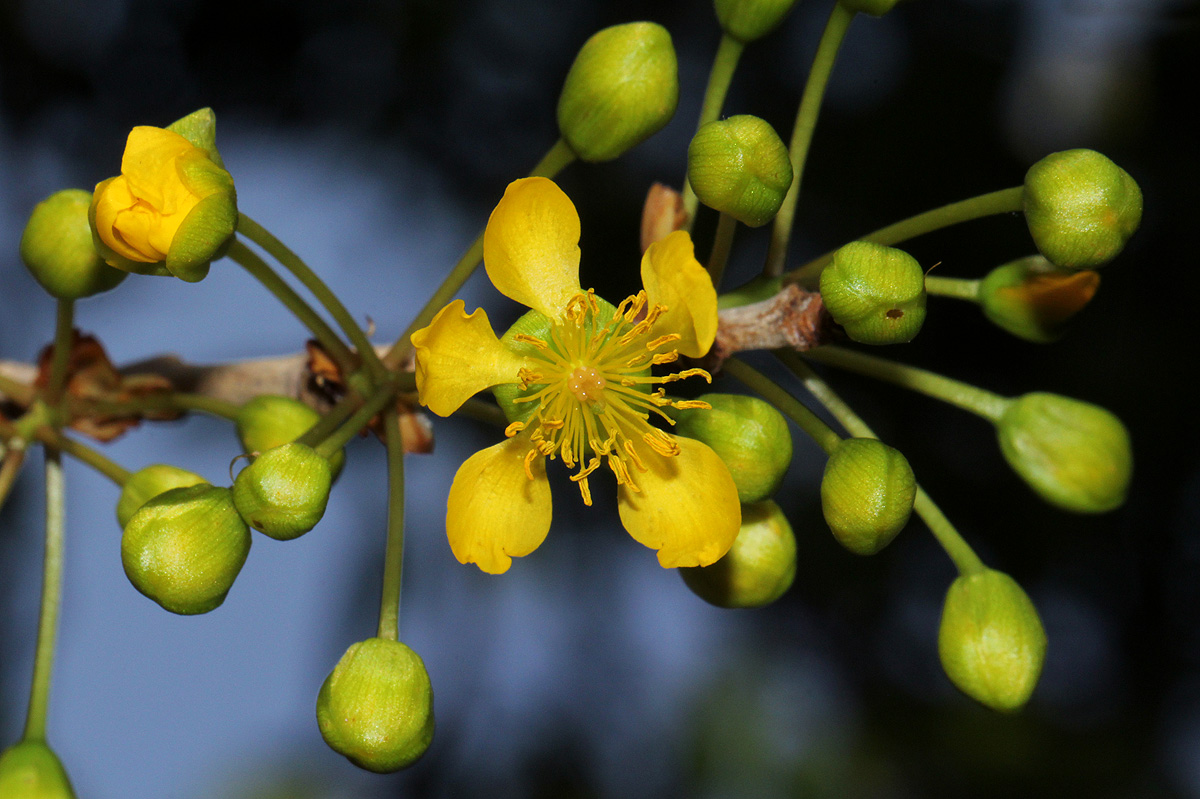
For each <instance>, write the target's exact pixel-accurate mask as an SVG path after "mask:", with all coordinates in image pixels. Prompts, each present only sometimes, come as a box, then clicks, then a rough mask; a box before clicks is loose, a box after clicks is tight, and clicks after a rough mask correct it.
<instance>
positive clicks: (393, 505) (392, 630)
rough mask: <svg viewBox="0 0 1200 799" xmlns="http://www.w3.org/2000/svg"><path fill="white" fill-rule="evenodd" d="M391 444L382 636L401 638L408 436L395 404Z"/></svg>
mask: <svg viewBox="0 0 1200 799" xmlns="http://www.w3.org/2000/svg"><path fill="white" fill-rule="evenodd" d="M384 427H385V431H384V441H385V443H386V444H387V464H388V516H387V547H386V549H384V553H383V590H382V591H381V592H380V596H379V637H380V638H383V639H385V640H388V641H398V640H400V584H401V580H402V577H403V574H404V439H403V437H402V436H401V435H400V422H399V417H397V415H396V409H395V408H389V409H388V411H387V413H386V414H385V415H384Z"/></svg>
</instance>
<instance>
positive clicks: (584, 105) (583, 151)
mask: <svg viewBox="0 0 1200 799" xmlns="http://www.w3.org/2000/svg"><path fill="white" fill-rule="evenodd" d="M678 102H679V74H678V66H677V65H676V62H675V47H674V46H673V45H672V44H671V34H669V33H667V30H666V28H664V27H662V26H661V25H657V24H655V23H653V22H630V23H626V24H624V25H614V26H612V27H611V28H605V29H604V30H602V31H599V32H598V33H596V34H594V35H593V36H592V38H590V39H588V40H587V41H586V42H585V43H584V45H583V47H582V48H581V49H580V51H579V54H578V55H577V56H575V63H573V64H572V65H571V70H570V71H569V72H568V73H567V79H566V82H565V83H564V84H563V90H562V94H561V95H560V96H559V99H558V129H559V131H560V132H561V133H562V137H563V139H564V140H566V142H567V144H568V145H570V147H571V149H572V150H573V151H574V152H575V154H576V155H577V156H579V157H580V158H581V159H583V160H584V161H609V160H612V159H613V158H616V157H618V156H620V155H622V154H623V153H625V152H626V151H628V150H630V149H632V148H633V147H636V146H637V145H638V144H641V143H642V142H643V141H645V140H646V139H648V138H650V136H652V135H654V134H655V133H657V132H658V131H659V130H661V129H662V128H663V127H664V126H665V125H666V124H667V123H668V122H670V121H671V117H672V116H674V115H675V106H676V104H677V103H678Z"/></svg>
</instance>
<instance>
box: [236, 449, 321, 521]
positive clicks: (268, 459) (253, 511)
mask: <svg viewBox="0 0 1200 799" xmlns="http://www.w3.org/2000/svg"><path fill="white" fill-rule="evenodd" d="M332 483H333V469H332V468H331V467H330V465H329V461H328V460H326V459H325V458H323V457H321V455H319V454H318V453H317V451H316V450H315V449H313V448H312V447H309V446H306V445H305V444H299V443H296V442H292V443H291V444H284V445H282V446H278V447H275V448H274V449H269V450H267V451H266V452H264V453H262V454H261V455H259V456H258V457H257V458H255V459H254V462H253V463H251V464H250V465H249V466H247V467H246V468H245V469H242V471H240V472H239V473H238V476H237V479H236V480H234V481H233V504H234V505H235V506H236V507H237V510H238V513H240V514H241V515H242V518H243V519H244V520H245V521H246V523H247V524H249V525H250V526H251V527H253V528H254V529H255V530H258V531H260V532H263V533H266V534H267V535H269V536H270V537H271V538H275V539H278V540H280V541H288V540H290V539H292V538H297V537H299V536H301V535H304V534H305V533H307V532H308V531H309V530H311V529H312V528H313V527H315V526H316V524H317V522H319V521H321V517H322V516H324V515H325V504H326V503H327V502H328V501H329V487H330V485H331V484H332Z"/></svg>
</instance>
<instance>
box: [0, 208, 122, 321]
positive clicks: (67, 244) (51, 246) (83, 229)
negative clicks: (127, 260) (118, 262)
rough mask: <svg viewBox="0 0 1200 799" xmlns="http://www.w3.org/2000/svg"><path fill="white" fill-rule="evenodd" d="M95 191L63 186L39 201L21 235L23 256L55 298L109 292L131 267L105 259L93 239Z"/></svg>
mask: <svg viewBox="0 0 1200 799" xmlns="http://www.w3.org/2000/svg"><path fill="white" fill-rule="evenodd" d="M91 204H92V193H91V192H89V191H84V190H83V189H63V190H62V191H57V192H55V193H54V194H51V195H50V196H49V197H47V198H46V199H44V200H42V201H41V202H40V203H38V204H37V205H35V206H34V208H33V213H31V214H30V215H29V221H28V222H27V223H26V224H25V232H24V233H22V234H21V260H22V261H24V262H25V266H26V268H28V269H29V272H30V274H32V275H33V278H34V280H36V281H37V282H38V283H40V284H41V286H42V288H44V289H45V290H46V291H47V292H49V294H50V295H51V296H52V297H56V298H57V299H60V300H78V299H81V298H83V297H90V296H92V295H93V294H99V293H100V292H102V291H108V290H109V289H111V288H113V287H114V286H116V285H117V284H118V283H120V282H121V281H122V280H124V279H125V277H126V275H127V274H128V273H127V272H122V271H121V270H120V269H114V268H112V267H111V266H109V265H108V264H106V263H104V259H103V258H101V257H100V254H99V253H97V252H96V247H95V245H94V244H92V228H91V225H89V224H88V207H89V206H90V205H91Z"/></svg>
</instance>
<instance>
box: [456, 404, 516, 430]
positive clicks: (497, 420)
mask: <svg viewBox="0 0 1200 799" xmlns="http://www.w3.org/2000/svg"><path fill="white" fill-rule="evenodd" d="M454 414H455V416H459V415H461V416H466V417H467V418H468V419H474V420H476V421H478V422H483V423H484V424H490V425H493V426H495V427H508V417H507V416H505V415H504V411H502V410H500V407H499V406H498V405H495V404H493V403H491V402H487V401H485V400H481V399H475V398H474V397H472V398H471V399H469V400H467V401H466V402H464V403H463V404H462V405H461V406H460V407H459V409H458V410H457V411H455V412H454Z"/></svg>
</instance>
